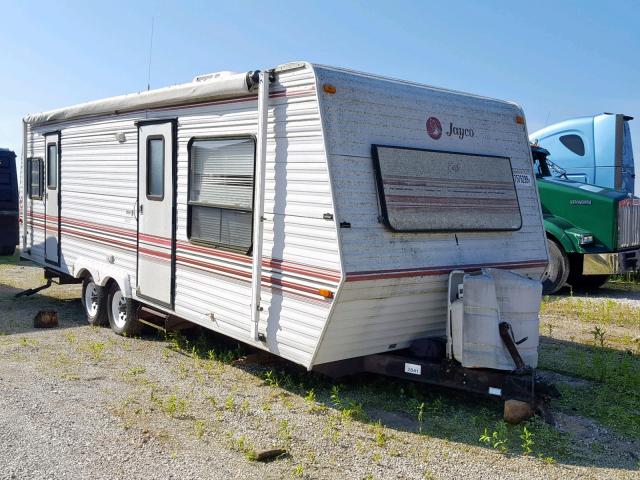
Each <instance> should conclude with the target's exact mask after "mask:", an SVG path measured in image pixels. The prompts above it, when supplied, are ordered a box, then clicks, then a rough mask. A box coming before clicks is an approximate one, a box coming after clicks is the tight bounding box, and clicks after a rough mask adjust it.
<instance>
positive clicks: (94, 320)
mask: <svg viewBox="0 0 640 480" xmlns="http://www.w3.org/2000/svg"><path fill="white" fill-rule="evenodd" d="M82 306H83V307H84V313H85V315H86V317H87V322H88V323H89V325H95V326H103V325H107V324H108V323H109V318H108V316H107V289H106V288H105V287H101V286H100V285H96V284H95V282H94V281H93V278H92V277H91V276H88V277H86V278H85V279H84V280H83V281H82Z"/></svg>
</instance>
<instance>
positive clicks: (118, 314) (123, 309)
mask: <svg viewBox="0 0 640 480" xmlns="http://www.w3.org/2000/svg"><path fill="white" fill-rule="evenodd" d="M111 316H112V318H113V323H115V325H116V327H118V328H124V326H125V325H126V323H127V299H126V298H125V297H124V296H123V295H122V292H121V291H120V290H118V291H117V292H115V293H114V294H113V297H112V298H111Z"/></svg>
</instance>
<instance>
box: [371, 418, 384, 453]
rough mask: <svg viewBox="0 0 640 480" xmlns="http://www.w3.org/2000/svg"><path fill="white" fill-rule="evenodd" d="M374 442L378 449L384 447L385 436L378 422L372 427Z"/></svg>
mask: <svg viewBox="0 0 640 480" xmlns="http://www.w3.org/2000/svg"><path fill="white" fill-rule="evenodd" d="M373 433H374V442H375V444H376V445H377V446H379V447H384V446H385V444H386V443H387V435H386V434H385V433H384V427H383V426H382V423H381V422H380V420H378V421H377V422H376V423H375V424H374V425H373Z"/></svg>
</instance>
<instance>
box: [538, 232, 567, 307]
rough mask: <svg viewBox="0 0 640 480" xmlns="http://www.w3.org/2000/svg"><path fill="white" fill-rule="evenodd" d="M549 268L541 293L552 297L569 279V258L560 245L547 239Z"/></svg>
mask: <svg viewBox="0 0 640 480" xmlns="http://www.w3.org/2000/svg"><path fill="white" fill-rule="evenodd" d="M547 246H548V248H549V266H548V267H547V271H546V272H545V278H544V280H543V281H542V293H543V294H544V295H553V294H554V293H556V292H557V291H558V290H560V289H561V288H562V287H564V285H565V284H566V283H567V278H569V258H568V257H567V254H566V253H564V250H563V249H562V247H561V246H560V245H558V244H557V243H556V242H555V241H553V240H551V239H549V238H548V239H547Z"/></svg>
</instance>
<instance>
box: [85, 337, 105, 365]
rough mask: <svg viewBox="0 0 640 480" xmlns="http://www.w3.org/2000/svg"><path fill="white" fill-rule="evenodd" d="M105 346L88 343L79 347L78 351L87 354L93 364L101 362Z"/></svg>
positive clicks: (97, 343)
mask: <svg viewBox="0 0 640 480" xmlns="http://www.w3.org/2000/svg"><path fill="white" fill-rule="evenodd" d="M105 347H106V344H105V343H104V342H97V341H90V342H87V343H85V344H84V345H81V346H80V350H82V351H83V352H86V353H88V354H89V355H90V356H91V358H92V359H93V361H94V362H99V361H100V360H102V357H103V355H104V350H105Z"/></svg>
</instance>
